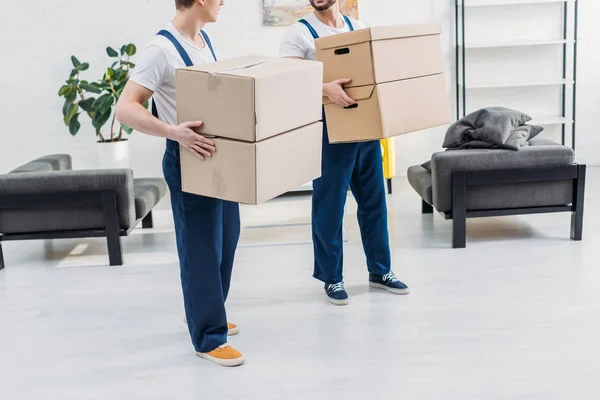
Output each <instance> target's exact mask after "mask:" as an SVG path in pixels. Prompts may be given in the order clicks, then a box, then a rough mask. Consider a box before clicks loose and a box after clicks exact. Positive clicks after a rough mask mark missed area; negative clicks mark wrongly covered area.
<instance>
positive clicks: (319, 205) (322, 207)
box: [280, 0, 409, 305]
mask: <svg viewBox="0 0 600 400" xmlns="http://www.w3.org/2000/svg"><path fill="white" fill-rule="evenodd" d="M310 3H311V5H312V6H313V8H314V9H315V12H314V13H313V14H310V15H308V16H307V17H305V18H304V19H302V20H300V21H299V22H298V23H296V24H295V25H293V26H291V27H290V28H289V29H288V31H287V32H286V34H285V36H284V38H283V40H282V42H281V46H280V53H281V56H282V57H289V58H300V59H310V60H315V59H316V51H315V42H314V41H315V40H316V39H318V38H319V37H320V36H329V35H335V34H339V33H344V32H350V31H354V28H355V27H356V28H358V29H361V28H364V26H363V25H362V24H361V23H360V22H359V21H356V20H351V19H350V18H348V17H347V16H345V15H342V14H341V12H340V8H339V3H338V0H310ZM349 82H350V81H349V80H348V79H340V80H338V81H335V82H330V83H325V84H324V85H323V94H324V95H325V96H328V97H329V98H330V99H331V100H332V101H333V102H334V103H336V104H337V105H339V106H341V107H348V106H351V105H353V104H355V101H354V100H352V99H351V98H349V97H348V96H347V94H346V93H345V91H344V89H343V86H342V85H344V84H346V83H349ZM323 120H324V122H325V124H324V131H323V161H322V176H321V178H319V179H317V180H315V181H314V182H313V199H312V202H313V205H312V228H313V245H314V257H315V265H314V275H313V276H314V277H315V278H316V279H318V280H320V281H322V282H324V283H325V294H326V296H327V299H328V300H329V301H330V302H331V303H333V304H336V305H346V304H348V302H349V297H348V293H347V292H346V290H345V288H344V283H343V238H342V220H343V217H344V207H345V204H346V198H347V192H348V187H350V189H351V190H352V194H353V195H354V198H355V199H356V202H357V203H358V222H359V225H360V232H361V236H362V242H363V248H364V251H365V255H366V259H367V267H368V270H369V285H370V286H371V287H375V288H379V289H385V290H387V291H389V292H391V293H394V294H408V292H409V289H408V287H407V286H406V285H405V284H404V283H402V282H400V280H398V279H397V278H396V276H395V275H394V273H393V272H392V270H391V256H390V247H389V238H388V226H387V206H386V200H385V186H384V179H383V166H382V157H381V146H380V143H379V141H370V142H364V143H343V144H329V140H328V136H327V125H326V121H325V114H323Z"/></svg>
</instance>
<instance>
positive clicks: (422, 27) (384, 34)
mask: <svg viewBox="0 0 600 400" xmlns="http://www.w3.org/2000/svg"><path fill="white" fill-rule="evenodd" d="M441 33H442V26H441V24H440V23H428V24H411V25H396V26H378V27H373V28H371V40H373V41H377V40H387V39H397V38H409V37H416V36H429V35H440V34H441Z"/></svg>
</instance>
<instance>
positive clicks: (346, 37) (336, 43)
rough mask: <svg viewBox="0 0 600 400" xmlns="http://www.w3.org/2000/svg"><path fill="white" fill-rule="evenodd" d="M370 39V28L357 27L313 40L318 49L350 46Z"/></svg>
mask: <svg viewBox="0 0 600 400" xmlns="http://www.w3.org/2000/svg"><path fill="white" fill-rule="evenodd" d="M370 40H371V30H370V29H359V30H357V31H354V32H346V33H340V34H339V35H332V36H326V37H323V38H320V39H317V40H315V45H316V46H317V49H319V50H326V49H332V48H335V47H342V46H351V45H353V44H359V43H364V42H368V41H370Z"/></svg>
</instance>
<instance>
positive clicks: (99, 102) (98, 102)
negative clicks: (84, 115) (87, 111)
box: [92, 94, 110, 110]
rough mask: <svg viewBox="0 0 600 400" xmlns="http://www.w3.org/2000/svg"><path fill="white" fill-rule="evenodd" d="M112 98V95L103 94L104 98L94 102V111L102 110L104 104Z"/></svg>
mask: <svg viewBox="0 0 600 400" xmlns="http://www.w3.org/2000/svg"><path fill="white" fill-rule="evenodd" d="M108 97H110V94H103V95H102V96H100V97H98V98H97V99H96V101H94V104H92V107H93V108H94V110H100V108H101V107H102V103H103V102H104V101H105V100H106V99H107V98H108Z"/></svg>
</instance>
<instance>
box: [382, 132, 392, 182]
mask: <svg viewBox="0 0 600 400" xmlns="http://www.w3.org/2000/svg"><path fill="white" fill-rule="evenodd" d="M381 152H382V155H383V176H384V177H385V179H392V178H393V177H395V176H396V149H395V147H394V138H388V139H383V140H381Z"/></svg>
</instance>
